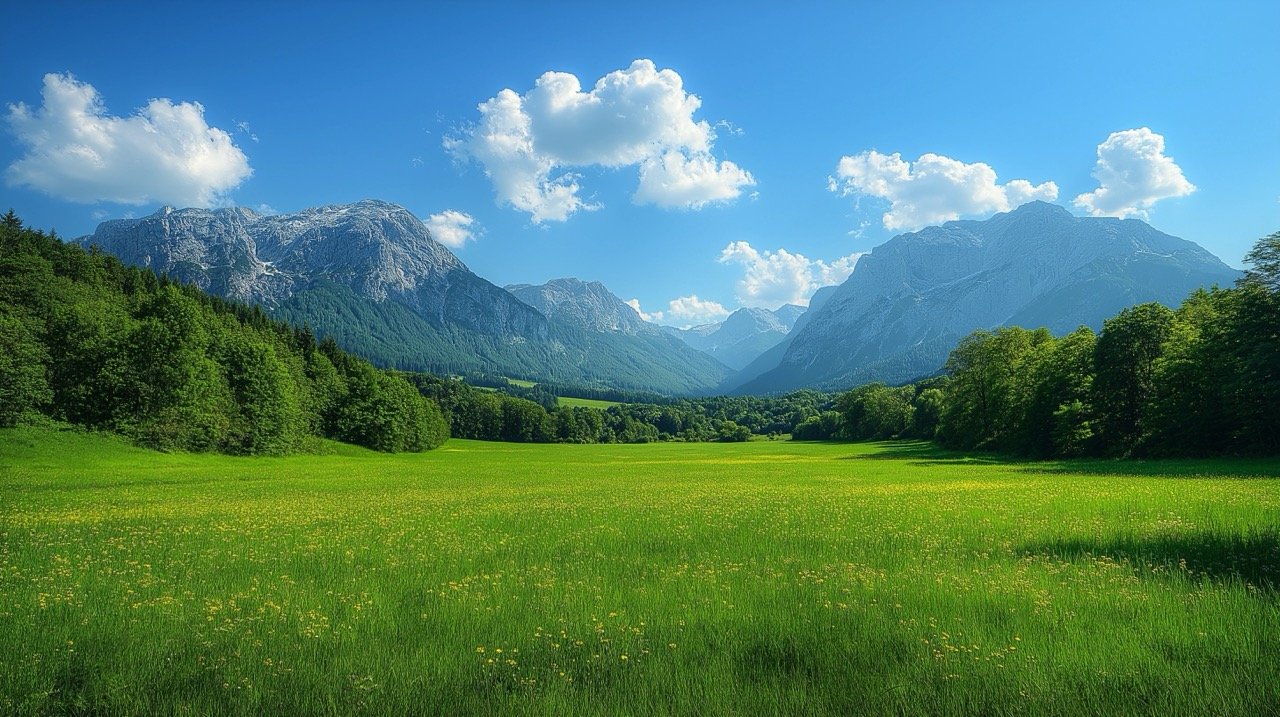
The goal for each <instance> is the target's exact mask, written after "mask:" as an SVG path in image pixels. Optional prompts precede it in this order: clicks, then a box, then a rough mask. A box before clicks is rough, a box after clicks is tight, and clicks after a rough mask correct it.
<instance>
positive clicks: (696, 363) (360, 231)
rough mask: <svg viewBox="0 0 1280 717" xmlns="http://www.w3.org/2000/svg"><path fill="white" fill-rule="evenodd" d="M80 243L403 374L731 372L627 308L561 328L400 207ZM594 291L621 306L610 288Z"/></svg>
mask: <svg viewBox="0 0 1280 717" xmlns="http://www.w3.org/2000/svg"><path fill="white" fill-rule="evenodd" d="M78 241H79V242H80V243H81V244H85V245H89V244H93V245H97V246H99V247H101V248H102V249H103V250H104V251H107V252H109V253H111V254H114V255H116V256H118V257H119V258H120V259H121V260H123V261H125V262H126V263H130V264H135V265H138V266H143V267H149V268H151V269H153V270H155V271H157V272H162V273H167V274H168V275H169V276H170V277H172V278H174V279H177V280H179V281H182V282H186V283H191V284H195V285H196V286H199V287H200V288H201V289H204V290H206V291H208V292H210V293H213V294H217V295H219V296H223V297H226V298H229V299H234V300H237V301H244V302H248V303H254V304H260V305H262V306H263V307H265V308H267V309H268V310H270V311H272V312H273V313H275V314H276V315H277V316H279V317H281V318H284V319H286V320H289V321H293V322H295V323H302V322H307V323H309V324H311V326H312V327H313V328H314V329H315V330H316V331H317V333H318V334H321V335H330V336H333V337H334V338H335V339H337V340H338V342H339V343H340V344H342V345H343V346H344V348H347V349H350V350H352V351H355V352H356V353H360V354H363V355H365V356H366V357H368V358H370V359H371V360H374V361H375V362H378V363H381V364H384V365H388V366H393V367H397V368H404V369H412V370H430V371H437V372H463V373H480V372H483V373H497V374H504V375H508V376H514V377H521V378H532V379H537V380H551V381H556V382H561V383H572V384H578V385H603V386H609V387H615V388H631V389H640V390H647V391H657V392H661V393H694V392H700V391H704V390H706V389H709V388H711V387H714V386H715V385H716V384H717V383H719V382H720V381H722V380H723V379H724V377H725V376H726V375H727V374H728V373H729V371H728V369H727V368H726V367H725V366H723V365H722V364H720V363H718V362H716V361H715V360H714V359H711V358H710V357H706V356H703V355H700V354H697V353H696V352H693V351H689V350H686V347H684V346H682V345H678V344H676V342H673V341H670V340H669V339H666V337H662V338H663V341H660V342H657V343H654V342H653V341H647V340H645V341H642V340H641V339H642V338H643V337H642V336H639V335H635V336H633V335H631V334H629V333H628V332H627V331H626V330H625V326H626V325H629V324H627V321H628V320H629V319H630V317H628V316H627V314H625V313H622V312H620V311H616V309H617V307H616V306H614V307H612V308H613V309H614V310H615V311H614V313H615V314H616V316H615V318H616V320H617V322H620V323H618V327H619V328H612V326H611V325H609V326H606V324H609V321H611V320H605V319H601V320H600V321H598V322H596V324H595V325H589V324H590V322H588V321H586V318H587V314H589V313H590V312H585V313H584V314H583V316H579V317H575V316H573V315H570V314H569V313H568V312H566V311H561V310H559V309H555V310H552V309H554V302H550V301H548V302H544V304H543V308H544V309H546V310H547V311H548V313H551V314H553V315H560V314H564V315H565V318H564V320H560V319H549V318H548V316H547V315H546V314H544V313H543V312H542V311H540V310H539V308H535V307H534V306H530V305H529V304H528V303H526V302H524V301H521V300H520V299H518V298H516V296H515V295H513V294H512V293H511V292H509V291H506V290H505V289H502V288H500V287H498V286H495V285H494V284H492V283H490V282H488V281H486V280H484V279H482V278H481V277H479V276H476V275H475V274H474V273H472V272H471V270H470V269H468V268H467V267H466V265H465V264H463V263H462V262H461V261H460V260H459V259H458V257H456V256H454V255H453V253H452V252H450V251H449V250H448V249H447V248H445V247H444V246H443V245H442V244H440V243H439V242H437V241H436V240H435V239H433V238H432V237H431V232H430V231H429V230H428V229H427V227H426V225H424V224H423V223H422V221H420V220H419V219H418V218H417V217H415V216H414V215H413V214H412V213H410V212H409V211H408V210H406V209H404V208H402V207H399V206H396V205H394V204H388V203H386V202H380V201H374V200H367V201H362V202H358V203H355V204H350V205H342V206H327V207H319V208H314V209H308V210H304V211H301V212H297V213H294V214H281V215H274V216H262V215H259V214H256V213H254V212H252V211H249V210H247V209H243V208H232V209H214V210H206V209H182V210H174V209H171V208H168V207H166V208H164V209H162V210H160V211H158V212H156V213H155V214H152V215H151V216H147V217H143V218H141V219H127V220H116V221H109V222H104V223H103V224H101V225H100V226H99V227H98V229H97V230H96V231H95V232H94V233H93V234H92V235H90V236H87V237H82V238H81V239H79V240H78ZM579 283H580V284H581V282H579ZM548 286H550V285H548ZM583 287H586V289H585V290H584V291H586V293H587V294H588V295H590V296H593V297H596V296H597V294H600V292H603V294H600V296H607V297H608V298H609V299H611V300H612V301H613V302H616V303H618V304H621V302H620V301H618V300H617V298H616V297H613V295H612V294H609V293H608V291H607V290H604V287H603V286H600V285H599V284H595V285H587V284H584V285H583ZM597 287H598V289H597ZM597 298H599V297H597ZM600 300H601V301H602V302H604V303H608V302H607V301H605V300H604V299H603V298H601V299H600ZM562 303H563V302H562ZM622 306H623V307H624V308H625V309H626V311H627V312H630V316H631V317H634V321H635V322H639V323H643V322H640V317H639V316H638V315H636V314H635V311H634V310H632V309H631V307H629V306H626V305H625V304H622Z"/></svg>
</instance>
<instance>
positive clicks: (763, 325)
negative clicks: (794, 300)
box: [668, 304, 805, 369]
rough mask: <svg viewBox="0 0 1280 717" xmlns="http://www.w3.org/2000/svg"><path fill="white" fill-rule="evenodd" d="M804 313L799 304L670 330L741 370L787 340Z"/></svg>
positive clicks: (742, 312)
mask: <svg viewBox="0 0 1280 717" xmlns="http://www.w3.org/2000/svg"><path fill="white" fill-rule="evenodd" d="M804 311H805V308H804V307H803V306H796V305H795V304H786V305H784V306H782V307H780V308H778V309H776V310H774V311H769V310H768V309H756V308H744V309H738V310H737V311H735V312H733V313H732V314H730V315H729V317H728V318H726V319H725V320H724V321H721V322H719V323H715V324H703V325H702V326H694V327H692V328H688V329H677V328H674V327H669V328H668V331H669V333H671V334H672V335H673V336H678V337H680V338H681V339H682V340H683V341H684V342H685V343H687V344H689V345H690V346H692V347H694V348H695V349H698V350H699V351H705V352H706V353H708V354H710V355H712V356H714V357H716V358H717V359H718V360H719V361H720V362H721V363H723V364H724V365H726V366H728V367H730V368H734V369H740V368H743V367H744V366H746V365H747V364H749V363H751V362H752V361H754V360H755V359H756V357H758V356H760V354H762V353H764V352H765V351H768V350H769V349H770V348H772V347H773V346H775V345H776V344H777V343H778V342H779V341H781V340H782V339H784V338H786V336H787V333H788V332H789V331H791V327H792V326H794V325H795V323H796V320H797V319H799V318H800V316H801V315H802V314H804Z"/></svg>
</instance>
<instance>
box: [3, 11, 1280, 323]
mask: <svg viewBox="0 0 1280 717" xmlns="http://www.w3.org/2000/svg"><path fill="white" fill-rule="evenodd" d="M6 19H7V23H6V25H7V32H6V33H5V34H6V41H5V43H3V44H0V113H2V114H3V117H0V172H2V173H3V177H2V178H0V179H2V181H0V211H2V210H3V209H7V208H10V207H11V208H13V209H14V210H15V211H16V212H17V213H18V215H19V216H20V217H22V218H23V219H24V221H26V223H27V224H28V225H30V226H34V227H38V228H43V229H55V230H56V231H57V232H58V233H59V234H60V235H62V236H64V237H77V236H81V235H83V234H87V233H91V232H92V230H93V229H94V227H95V226H96V225H97V224H98V223H99V222H100V221H103V220H106V219H113V218H120V217H138V216H144V215H146V214H150V213H152V212H154V211H156V209H158V208H159V207H161V206H163V205H172V206H177V207H187V206H200V207H223V206H245V207H250V208H252V209H255V210H257V211H261V212H292V211H297V210H300V209H305V208H307V207H313V206H320V205H326V204H341V203H348V202H354V201H359V200H361V199H367V198H373V199H381V200H385V201H389V202H394V203H397V204H400V205H403V206H404V207H406V208H407V209H409V210H410V211H412V212H413V213H414V214H415V215H417V216H418V217H420V218H422V219H423V221H425V222H427V224H428V226H430V227H431V228H432V229H433V231H434V232H435V235H436V237H437V238H438V239H440V240H441V241H444V242H445V243H446V244H448V245H449V246H450V247H451V248H452V249H453V250H454V251H455V252H456V253H457V254H458V256H459V257H461V258H462V260H463V261H464V262H465V263H466V264H467V265H468V266H469V267H470V268H471V269H472V270H473V271H475V272H476V273H477V274H479V275H481V276H483V277H485V278H486V279H489V280H490V281H493V282H494V283H496V284H499V285H506V284H511V283H541V282H544V281H547V280H550V279H553V278H558V277H564V276H573V277H578V278H581V279H584V280H598V281H602V282H604V283H605V285H606V286H608V287H609V288H610V289H611V290H612V291H613V292H614V293H615V294H617V295H618V296H620V297H622V298H623V299H624V300H634V303H633V306H636V307H637V310H639V311H641V312H642V313H643V315H645V316H647V317H650V318H652V319H654V320H658V321H661V322H664V323H670V324H675V325H689V324H697V323H704V322H708V321H714V320H718V319H720V318H723V317H724V316H725V315H726V314H727V313H728V312H729V311H732V310H734V309H736V308H739V307H742V306H761V307H765V308H776V307H777V306H779V305H781V304H783V303H799V304H804V303H806V302H807V301H808V298H809V296H810V295H812V293H813V292H814V291H815V290H817V289H818V288H819V287H821V286H823V285H827V284H834V283H839V282H840V281H843V280H844V279H845V278H846V277H847V276H848V275H849V273H850V272H851V271H852V270H853V268H854V266H855V265H856V262H857V258H858V256H860V255H861V254H863V253H865V252H868V251H870V250H871V249H872V248H874V247H875V246H877V245H879V244H881V243H883V242H884V241H886V240H887V239H889V238H891V237H892V236H895V235H896V234H899V233H901V232H904V231H913V230H916V229H919V228H921V227H923V226H926V225H931V224H937V223H940V222H943V221H947V220H950V219H955V218H977V219H981V218H985V217H989V216H991V215H993V214H995V213H997V212H1001V211H1007V210H1009V209H1012V208H1014V207H1016V206H1018V205H1019V204H1021V203H1022V202H1024V201H1028V200H1031V199H1042V200H1046V201H1052V202H1056V203H1058V204H1061V205H1062V206H1064V207H1066V208H1068V209H1069V210H1071V211H1072V212H1073V213H1075V214H1077V215H1079V216H1119V217H1132V218H1138V219H1144V220H1146V221H1148V222H1150V223H1151V224H1152V225H1153V226H1155V227H1156V228H1157V229H1160V230H1162V231H1165V232H1168V233H1170V234H1173V235H1175V236H1180V237H1183V238H1185V239H1190V240H1192V241H1195V242H1197V243H1199V244H1201V245H1203V246H1205V247H1206V248H1207V249H1209V250H1210V251H1212V252H1213V253H1215V254H1216V255H1218V256H1219V257H1220V258H1222V259H1223V260H1224V261H1226V262H1227V263H1228V264H1231V265H1232V266H1237V267H1239V266H1241V264H1242V258H1243V256H1244V254H1245V253H1246V252H1247V251H1248V249H1249V248H1250V246H1252V244H1253V242H1254V241H1256V240H1257V239H1258V238H1260V237H1262V236H1265V235H1267V234H1270V233H1272V232H1274V231H1277V230H1280V43H1277V42H1275V30H1276V29H1277V28H1280V3H1276V2H1274V1H1267V2H1222V3H1189V2H1185V3H1184V2H1161V3H1155V2H1133V3H1125V2H1073V3H1025V2H1019V3H995V2H990V3H983V2H977V3H954V2H934V3H911V2H900V3H870V2H867V3H861V2H839V3H820V2H813V3H809V2H805V3H776V2H775V3H751V2H726V3H716V2H704V3H662V2H656V3H646V4H628V5H625V6H624V5H622V4H615V3H598V2H583V3H576V2H546V3H520V4H517V3H485V2H450V3H377V2H370V3H364V4H359V5H357V4H355V3H325V2H319V3H301V2H299V3H262V4H261V6H260V4H258V3H244V4H237V3H221V4H216V5H210V4H194V3H156V4H147V3H142V2H138V3H107V2H102V3H68V2H57V1H56V0H54V1H51V2H45V3H20V4H15V5H14V6H12V7H9V8H7V9H6Z"/></svg>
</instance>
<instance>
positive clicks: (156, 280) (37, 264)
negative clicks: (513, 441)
mask: <svg viewBox="0 0 1280 717" xmlns="http://www.w3.org/2000/svg"><path fill="white" fill-rule="evenodd" d="M33 409H39V410H42V411H44V412H45V413H47V414H48V415H50V416H51V417H54V418H57V419H61V420H66V421H70V422H73V423H76V424H79V425H84V426H90V427H93V428H99V429H106V430H113V431H118V432H120V433H123V434H125V435H127V436H130V437H131V438H133V439H134V440H135V441H137V442H138V443H141V444H143V445H146V446H150V447H153V448H159V449H163V450H185V451H222V452H229V453H250V454H283V453H289V452H293V451H296V450H298V449H299V448H300V447H302V446H303V445H304V444H305V443H307V442H308V440H309V439H314V438H316V437H321V436H323V437H330V438H335V437H336V438H341V439H343V440H348V441H352V442H357V443H359V444H361V445H365V446H369V447H373V448H377V449H379V450H386V451H418V450H424V449H428V448H434V447H436V446H438V445H440V444H441V443H442V442H443V441H444V440H445V439H447V438H448V428H447V423H446V421H445V419H444V417H443V416H442V415H441V412H440V410H439V408H438V407H437V406H436V405H435V404H434V403H432V402H431V401H429V400H427V399H424V398H423V396H422V395H421V394H420V393H419V392H418V391H417V390H415V389H414V387H413V386H411V385H409V384H408V383H406V382H405V381H404V380H403V379H401V378H398V377H394V376H391V375H389V374H387V373H386V372H384V371H379V370H377V369H375V368H373V367H372V366H371V365H369V364H368V363H367V362H365V361H362V360H360V359H356V358H354V357H352V356H350V355H348V354H345V353H343V352H342V351H341V350H339V349H338V347H337V346H336V344H334V343H333V342H332V341H329V342H327V343H325V344H322V345H320V346H317V344H316V341H315V336H314V335H313V334H312V333H311V330H310V329H309V328H304V329H302V330H294V329H292V328H290V327H288V326H285V325H284V324H281V323H278V322H275V321H272V320H271V319H270V318H268V317H267V315H266V314H265V313H264V312H263V311H262V310H261V309H259V308H250V307H246V306H243V305H239V304H233V303H231V302H227V301H224V300H222V299H218V298H215V297H211V296H208V295H206V294H203V293H202V292H200V291H199V290H197V289H195V288H193V287H188V286H179V285H176V284H174V283H172V282H170V281H169V280H168V279H166V278H164V277H157V276H155V275H154V274H152V273H150V272H146V271H142V270H139V269H135V268H129V267H125V266H123V265H122V264H121V263H120V262H119V261H117V260H116V259H114V258H111V257H107V256H105V255H103V254H101V253H98V252H88V251H85V250H84V249H81V248H80V247H77V246H71V245H67V244H63V243H62V242H61V241H59V240H58V239H57V238H56V237H55V236H52V235H46V234H44V233H41V232H38V231H32V230H29V229H25V228H23V227H22V223H21V221H20V220H18V219H17V217H16V216H15V215H13V213H12V212H10V214H9V215H7V216H5V217H3V218H0V423H12V422H13V421H15V420H16V419H17V417H18V416H19V415H20V414H22V413H23V412H28V411H31V410H33Z"/></svg>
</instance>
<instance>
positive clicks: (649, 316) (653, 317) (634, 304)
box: [624, 299, 662, 323]
mask: <svg viewBox="0 0 1280 717" xmlns="http://www.w3.org/2000/svg"><path fill="white" fill-rule="evenodd" d="M624 303H626V305H627V306H630V307H631V308H633V309H635V310H636V314H638V315H639V316H640V318H641V319H643V320H645V321H652V322H654V323H657V322H659V321H662V312H661V311H655V312H653V313H647V312H645V311H644V310H642V309H641V308H640V300H639V299H628V300H627V301H626V302H624Z"/></svg>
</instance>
